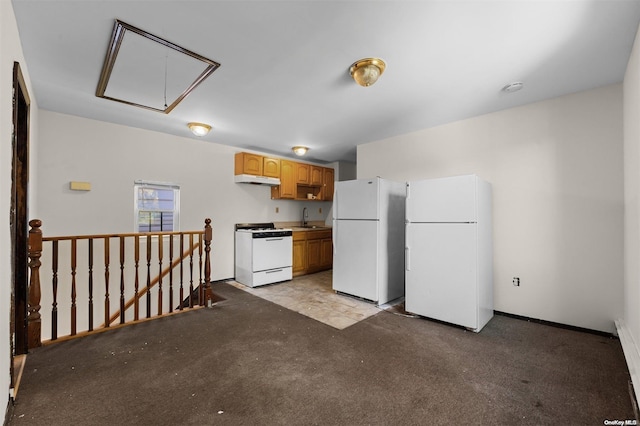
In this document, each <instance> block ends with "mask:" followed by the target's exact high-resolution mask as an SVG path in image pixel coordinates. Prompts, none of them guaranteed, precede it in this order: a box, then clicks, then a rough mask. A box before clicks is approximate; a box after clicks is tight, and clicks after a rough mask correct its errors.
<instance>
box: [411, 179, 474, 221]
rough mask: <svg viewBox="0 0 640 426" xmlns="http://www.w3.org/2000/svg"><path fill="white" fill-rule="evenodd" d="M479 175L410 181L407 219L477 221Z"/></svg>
mask: <svg viewBox="0 0 640 426" xmlns="http://www.w3.org/2000/svg"><path fill="white" fill-rule="evenodd" d="M477 179H478V178H477V176H475V175H467V176H455V177H449V178H441V179H426V180H419V181H411V182H408V183H407V213H406V214H407V221H409V222H477V202H476V186H477Z"/></svg>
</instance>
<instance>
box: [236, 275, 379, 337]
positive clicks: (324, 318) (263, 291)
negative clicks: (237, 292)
mask: <svg viewBox="0 0 640 426" xmlns="http://www.w3.org/2000/svg"><path fill="white" fill-rule="evenodd" d="M331 272H332V271H330V270H329V271H323V272H318V273H316V274H310V275H303V276H300V277H296V278H294V279H293V280H291V281H285V282H282V283H276V284H270V285H265V286H261V287H256V288H251V287H247V286H245V285H242V284H240V283H238V282H236V281H227V283H228V284H230V285H232V286H234V287H237V288H239V289H242V290H244V291H246V292H248V293H251V294H254V295H256V296H258V297H261V298H263V299H266V300H269V301H270V302H273V303H276V304H278V305H280V306H283V307H285V308H287V309H289V310H292V311H295V312H298V313H300V314H302V315H305V316H307V317H309V318H313V319H315V320H317V321H320V322H323V323H325V324H327V325H330V326H331V327H334V328H337V329H339V330H342V329H344V328H347V327H349V326H351V325H353V324H355V323H357V322H358V321H362V320H363V319H365V318H368V317H370V316H372V315H375V314H377V313H378V312H380V310H381V309H385V308H386V307H385V306H381V307H377V306H375V305H374V304H372V303H369V302H365V301H362V300H359V299H356V298H353V297H349V296H345V295H342V294H337V293H336V292H334V291H333V289H332V287H331Z"/></svg>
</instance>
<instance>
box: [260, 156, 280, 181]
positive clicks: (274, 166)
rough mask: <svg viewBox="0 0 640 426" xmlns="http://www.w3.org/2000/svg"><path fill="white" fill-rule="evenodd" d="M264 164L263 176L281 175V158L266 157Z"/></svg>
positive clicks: (276, 176)
mask: <svg viewBox="0 0 640 426" xmlns="http://www.w3.org/2000/svg"><path fill="white" fill-rule="evenodd" d="M262 164H263V165H262V173H263V176H269V177H274V178H279V177H280V160H279V159H278V158H270V157H264V161H263V163H262Z"/></svg>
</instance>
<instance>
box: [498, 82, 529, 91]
mask: <svg viewBox="0 0 640 426" xmlns="http://www.w3.org/2000/svg"><path fill="white" fill-rule="evenodd" d="M523 87H524V83H523V82H521V81H516V82H513V83H509V84H507V85H506V86H504V87H503V88H502V91H503V92H505V93H513V92H517V91H518V90H520V89H522V88H523Z"/></svg>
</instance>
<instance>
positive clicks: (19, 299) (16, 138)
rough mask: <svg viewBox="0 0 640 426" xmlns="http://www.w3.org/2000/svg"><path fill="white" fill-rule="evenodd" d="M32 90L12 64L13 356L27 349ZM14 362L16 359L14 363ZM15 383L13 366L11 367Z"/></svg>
mask: <svg viewBox="0 0 640 426" xmlns="http://www.w3.org/2000/svg"><path fill="white" fill-rule="evenodd" d="M29 104H30V99H29V94H28V93H27V87H26V84H25V82H24V78H23V77H22V72H21V70H20V64H19V63H17V62H14V65H13V132H12V147H13V159H12V171H11V173H12V174H11V212H10V219H9V221H10V228H11V254H12V260H11V262H12V271H11V275H12V283H13V285H12V298H11V302H12V303H11V310H12V315H11V322H12V323H11V332H12V336H11V344H12V347H13V350H12V356H14V355H20V354H26V353H27V351H28V338H27V336H28V333H27V288H28V276H29V274H28V256H27V250H28V237H29V229H28V222H29V220H28V208H27V204H28V203H27V201H28V194H27V189H28V182H29ZM12 366H13V363H12ZM11 380H12V384H13V380H14V377H13V368H12V371H11Z"/></svg>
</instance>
